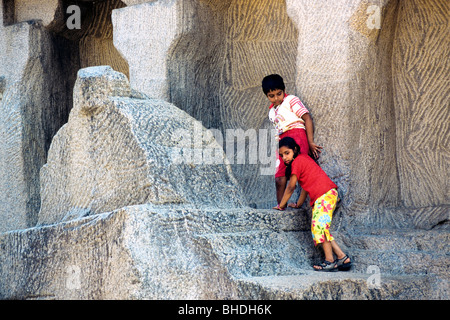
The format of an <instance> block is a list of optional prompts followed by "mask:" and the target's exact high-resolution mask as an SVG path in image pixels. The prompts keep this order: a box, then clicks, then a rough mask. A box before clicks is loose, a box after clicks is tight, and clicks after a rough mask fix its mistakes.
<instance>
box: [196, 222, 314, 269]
mask: <svg viewBox="0 0 450 320" xmlns="http://www.w3.org/2000/svg"><path fill="white" fill-rule="evenodd" d="M308 237H309V233H308V232H304V231H300V232H274V231H269V230H256V231H255V230H253V231H247V232H234V233H221V234H202V235H198V236H196V238H197V240H198V241H202V242H203V243H202V245H207V246H209V247H210V248H211V250H212V251H213V252H214V253H215V254H216V255H217V257H218V258H219V259H220V261H221V262H222V263H223V264H224V265H225V266H226V267H227V269H228V271H229V272H230V273H231V274H232V275H233V276H234V277H237V278H240V277H245V276H269V275H292V274H299V273H301V269H304V268H310V267H311V262H310V261H311V257H312V255H313V254H314V252H313V250H314V249H313V246H312V244H311V243H310V244H309V246H305V245H302V244H303V243H304V242H305V241H309V242H311V240H310V239H308Z"/></svg>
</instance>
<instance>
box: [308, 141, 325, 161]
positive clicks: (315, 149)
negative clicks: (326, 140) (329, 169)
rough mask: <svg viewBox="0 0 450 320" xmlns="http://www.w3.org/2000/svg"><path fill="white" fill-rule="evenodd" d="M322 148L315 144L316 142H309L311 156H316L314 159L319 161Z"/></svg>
mask: <svg viewBox="0 0 450 320" xmlns="http://www.w3.org/2000/svg"><path fill="white" fill-rule="evenodd" d="M322 148H323V147H322V146H319V145H317V144H315V143H314V142H309V151H310V152H311V154H312V155H313V156H314V159H318V158H319V155H320V153H321V152H322V150H320V149H322Z"/></svg>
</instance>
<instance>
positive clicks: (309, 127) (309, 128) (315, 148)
mask: <svg viewBox="0 0 450 320" xmlns="http://www.w3.org/2000/svg"><path fill="white" fill-rule="evenodd" d="M302 119H303V120H304V121H305V128H306V136H307V138H308V144H309V150H310V151H311V153H312V154H313V155H314V157H315V158H316V159H317V158H318V157H319V153H321V152H322V151H321V150H320V149H322V147H321V146H319V145H317V144H315V143H314V126H313V121H312V119H311V116H310V115H309V113H305V114H304V115H302Z"/></svg>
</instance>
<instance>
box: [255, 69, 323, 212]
mask: <svg viewBox="0 0 450 320" xmlns="http://www.w3.org/2000/svg"><path fill="white" fill-rule="evenodd" d="M262 89H263V92H264V94H265V95H266V96H267V98H268V99H269V101H270V102H271V103H272V104H271V105H270V107H269V119H270V121H271V122H272V123H273V124H274V126H275V129H276V130H277V134H278V139H279V140H281V139H282V138H284V137H292V138H293V139H294V140H295V142H297V144H298V145H299V146H300V152H301V153H302V154H309V153H310V152H311V154H312V156H313V157H314V158H318V157H319V153H320V152H321V150H320V149H322V147H321V146H318V145H316V144H315V143H314V133H313V131H314V129H313V122H312V119H311V116H310V114H309V111H308V109H306V108H305V106H304V105H303V103H302V102H301V101H300V99H299V98H298V97H296V96H294V95H288V94H286V92H285V89H286V87H285V85H284V81H283V78H282V77H281V76H280V75H278V74H271V75H268V76H266V77H265V78H264V79H263V80H262ZM276 163H277V168H276V172H275V186H276V192H277V202H278V203H280V201H281V198H282V197H283V194H284V190H285V188H286V183H287V178H286V176H285V171H286V166H285V164H284V162H283V161H282V159H281V158H280V156H279V155H278V156H277V162H276ZM302 196H305V193H304V191H303V190H302V194H301V197H302Z"/></svg>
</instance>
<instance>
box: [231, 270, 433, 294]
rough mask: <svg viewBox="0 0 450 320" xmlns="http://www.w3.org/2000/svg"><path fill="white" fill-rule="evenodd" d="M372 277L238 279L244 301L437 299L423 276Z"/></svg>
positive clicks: (312, 273)
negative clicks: (375, 278) (376, 279)
mask: <svg viewBox="0 0 450 320" xmlns="http://www.w3.org/2000/svg"><path fill="white" fill-rule="evenodd" d="M370 277H373V275H371V274H361V273H352V272H317V271H304V273H303V274H299V275H291V276H265V277H247V278H244V279H239V280H237V283H238V287H239V290H240V294H241V296H242V297H245V298H247V299H260V300H273V299H283V300H284V299H294V300H304V299H305V300H319V299H320V300H325V299H330V300H331V299H332V300H341V299H342V300H345V299H351V300H380V299H392V300H397V299H398V300H408V299H414V300H417V299H420V298H421V297H423V298H424V299H430V298H434V299H439V298H441V297H440V296H439V294H441V293H440V292H435V290H434V288H435V286H434V284H433V281H432V279H429V278H428V277H426V276H411V275H403V276H389V277H381V278H380V281H378V282H377V281H373V280H372V279H371V278H370Z"/></svg>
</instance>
